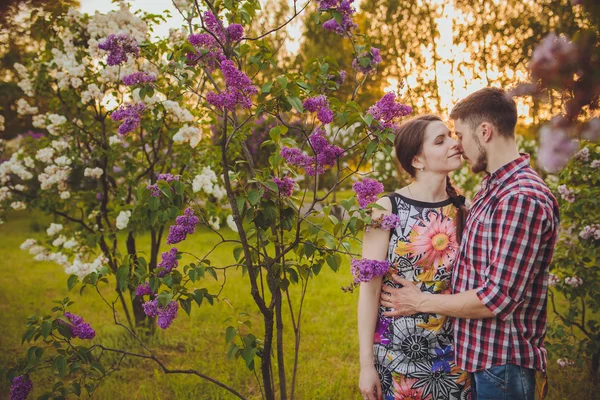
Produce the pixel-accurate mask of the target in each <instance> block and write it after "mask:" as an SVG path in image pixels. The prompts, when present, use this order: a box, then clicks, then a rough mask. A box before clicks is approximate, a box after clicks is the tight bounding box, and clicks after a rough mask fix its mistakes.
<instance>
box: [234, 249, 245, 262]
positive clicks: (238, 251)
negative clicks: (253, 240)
mask: <svg viewBox="0 0 600 400" xmlns="http://www.w3.org/2000/svg"><path fill="white" fill-rule="evenodd" d="M243 251H244V248H243V247H242V246H237V247H236V248H234V249H233V257H234V258H235V261H237V262H240V260H241V256H242V252H243Z"/></svg>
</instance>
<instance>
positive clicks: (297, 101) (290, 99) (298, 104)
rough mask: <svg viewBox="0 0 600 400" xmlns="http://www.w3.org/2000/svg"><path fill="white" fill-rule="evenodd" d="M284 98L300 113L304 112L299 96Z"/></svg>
mask: <svg viewBox="0 0 600 400" xmlns="http://www.w3.org/2000/svg"><path fill="white" fill-rule="evenodd" d="M286 99H287V101H288V103H290V105H291V106H292V107H294V109H295V110H296V111H298V112H300V113H302V112H304V106H303V105H302V102H301V101H300V99H299V98H297V97H296V96H287V97H286Z"/></svg>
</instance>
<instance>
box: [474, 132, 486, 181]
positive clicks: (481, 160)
mask: <svg viewBox="0 0 600 400" xmlns="http://www.w3.org/2000/svg"><path fill="white" fill-rule="evenodd" d="M473 139H474V140H475V144H476V145H477V148H478V149H479V155H478V156H477V159H475V160H473V164H471V171H473V173H474V174H478V173H480V172H483V171H486V170H487V166H488V157H487V151H485V149H484V148H483V146H482V145H481V142H480V141H479V138H478V137H477V136H475V135H473Z"/></svg>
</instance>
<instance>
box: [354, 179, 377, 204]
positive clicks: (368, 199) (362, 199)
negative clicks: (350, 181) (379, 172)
mask: <svg viewBox="0 0 600 400" xmlns="http://www.w3.org/2000/svg"><path fill="white" fill-rule="evenodd" d="M352 189H354V191H355V192H356V198H357V199H358V204H359V205H360V208H365V207H366V206H367V205H369V204H370V203H372V202H374V201H376V200H377V195H378V194H379V193H381V192H383V184H382V183H381V182H377V181H376V180H375V179H371V178H366V179H363V180H362V181H359V182H355V183H354V185H352Z"/></svg>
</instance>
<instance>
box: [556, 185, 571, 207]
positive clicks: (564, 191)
mask: <svg viewBox="0 0 600 400" xmlns="http://www.w3.org/2000/svg"><path fill="white" fill-rule="evenodd" d="M558 193H559V194H560V197H561V198H562V199H563V200H565V201H568V202H569V203H574V202H575V192H574V191H573V189H571V188H569V187H567V185H560V186H559V187H558Z"/></svg>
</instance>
